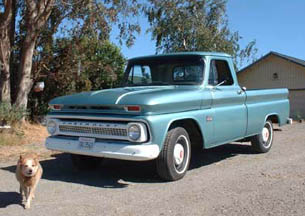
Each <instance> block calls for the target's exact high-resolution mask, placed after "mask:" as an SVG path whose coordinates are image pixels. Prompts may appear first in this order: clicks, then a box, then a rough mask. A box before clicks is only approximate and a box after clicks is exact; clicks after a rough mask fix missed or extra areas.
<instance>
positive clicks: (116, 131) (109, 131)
mask: <svg viewBox="0 0 305 216" xmlns="http://www.w3.org/2000/svg"><path fill="white" fill-rule="evenodd" d="M59 131H60V132H68V133H81V134H94V135H105V136H125V137H126V136H127V130H126V129H120V128H98V127H80V126H69V125H60V126H59Z"/></svg>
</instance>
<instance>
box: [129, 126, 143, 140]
mask: <svg viewBox="0 0 305 216" xmlns="http://www.w3.org/2000/svg"><path fill="white" fill-rule="evenodd" d="M140 137H141V129H140V127H139V126H138V125H136V124H131V125H129V127H128V138H129V139H130V140H133V141H137V140H138V139H139V138H140Z"/></svg>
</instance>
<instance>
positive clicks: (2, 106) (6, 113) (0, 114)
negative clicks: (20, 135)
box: [0, 102, 28, 125]
mask: <svg viewBox="0 0 305 216" xmlns="http://www.w3.org/2000/svg"><path fill="white" fill-rule="evenodd" d="M27 115H28V113H27V110H25V109H22V108H18V107H16V106H15V105H12V106H11V105H10V104H9V103H6V102H0V125H6V124H9V125H15V124H16V123H18V122H20V120H22V118H24V117H26V116H27Z"/></svg>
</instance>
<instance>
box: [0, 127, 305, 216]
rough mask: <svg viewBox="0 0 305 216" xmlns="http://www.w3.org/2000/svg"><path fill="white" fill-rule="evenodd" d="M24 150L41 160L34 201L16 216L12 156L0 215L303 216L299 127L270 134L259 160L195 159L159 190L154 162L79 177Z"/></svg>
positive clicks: (5, 166)
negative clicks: (269, 142)
mask: <svg viewBox="0 0 305 216" xmlns="http://www.w3.org/2000/svg"><path fill="white" fill-rule="evenodd" d="M25 148H29V149H30V150H33V151H38V152H40V153H41V155H43V156H44V157H46V158H45V159H42V161H41V164H42V167H43V169H44V174H43V179H42V180H41V182H40V184H39V185H38V188H37V191H36V198H35V200H34V201H33V203H32V207H31V209H29V210H24V208H23V207H22V205H21V204H20V203H21V201H20V196H19V194H18V193H17V191H18V184H17V182H16V180H15V175H14V171H15V168H16V167H15V163H16V155H17V152H15V154H11V155H10V157H9V158H7V157H6V158H4V157H2V160H1V162H0V215H3V216H16V215H39V216H41V215H43V216H51V215H73V216H78V215H86V216H87V215H123V216H124V215H126V216H130V215H181V216H182V215H204V216H209V215H234V216H235V215H242V216H244V215H247V216H250V215H277V216H278V215H283V216H284V215H285V216H286V215H302V216H303V215H305V124H304V123H302V124H299V123H295V124H293V125H291V126H285V127H283V128H281V129H280V130H279V129H277V130H276V131H275V140H274V143H273V147H272V149H271V151H270V152H269V153H267V154H255V153H253V152H252V151H251V149H250V146H249V143H243V144H237V143H232V144H227V145H224V146H221V147H217V148H213V149H209V150H204V151H200V152H195V153H194V154H193V155H192V163H191V167H190V170H189V171H188V173H187V175H186V176H185V177H184V178H183V179H182V180H180V181H176V182H162V181H161V180H160V179H159V178H158V176H157V174H156V171H155V167H154V161H150V162H144V163H143V162H142V163H141V162H127V161H118V160H104V163H103V164H102V165H101V167H99V168H98V169H97V170H95V171H87V172H81V173H79V172H75V171H74V170H73V168H72V165H71V162H70V160H69V155H67V154H58V153H52V152H49V151H47V150H45V149H44V148H43V144H41V143H36V144H29V145H26V147H25ZM3 150H4V149H3V148H0V152H2V151H3ZM5 150H6V151H8V150H9V149H5ZM50 154H52V156H51V157H49V156H48V155H50Z"/></svg>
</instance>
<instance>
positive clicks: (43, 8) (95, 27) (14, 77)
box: [0, 0, 141, 108]
mask: <svg viewBox="0 0 305 216" xmlns="http://www.w3.org/2000/svg"><path fill="white" fill-rule="evenodd" d="M140 7H141V4H139V3H137V1H136V0H130V1H125V0H39V1H37V0H25V1H18V0H4V1H3V3H0V36H1V38H0V39H1V40H0V50H1V56H0V60H1V65H2V68H3V71H1V80H0V96H1V97H0V102H3V101H4V100H7V101H11V103H12V104H15V105H16V106H17V107H20V108H26V107H27V104H28V96H29V95H30V93H31V91H32V86H33V83H34V82H35V81H36V80H37V79H39V76H40V75H39V74H40V72H41V71H43V70H44V69H45V68H46V67H47V65H48V63H49V62H47V61H46V60H49V61H52V59H55V58H56V56H54V55H53V54H54V44H56V42H55V40H56V39H60V38H63V39H64V38H68V40H69V39H71V38H73V39H74V40H73V43H70V48H71V46H72V48H73V47H77V46H78V45H79V44H80V43H81V40H82V39H81V38H86V37H92V38H93V37H95V39H97V40H101V41H103V42H105V41H108V40H109V35H110V32H111V30H112V26H113V25H114V24H116V25H117V26H118V28H119V36H118V38H119V39H120V42H121V43H123V42H126V44H127V46H131V45H133V42H134V39H135V36H134V34H135V33H138V32H139V31H140V27H139V25H138V24H137V21H135V19H134V18H133V17H135V16H136V15H137V14H138V13H139V12H140ZM17 11H18V13H17ZM16 18H17V19H16ZM16 22H19V23H16ZM15 24H16V26H15ZM15 33H16V34H15ZM14 35H16V37H14ZM9 36H11V37H9ZM8 41H9V42H10V43H8ZM13 46H14V47H13ZM70 48H69V49H66V50H71V49H70ZM12 54H13V55H12ZM12 57H13V58H14V59H13V60H12ZM16 66H17V69H16ZM10 74H11V76H10ZM10 83H11V86H9V84H10ZM11 98H12V100H11Z"/></svg>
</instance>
